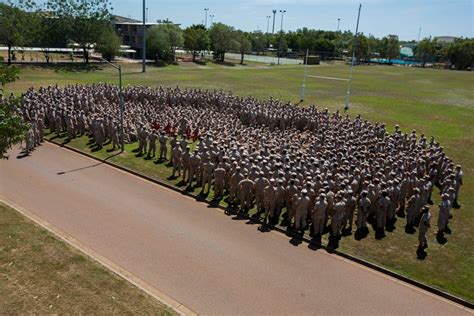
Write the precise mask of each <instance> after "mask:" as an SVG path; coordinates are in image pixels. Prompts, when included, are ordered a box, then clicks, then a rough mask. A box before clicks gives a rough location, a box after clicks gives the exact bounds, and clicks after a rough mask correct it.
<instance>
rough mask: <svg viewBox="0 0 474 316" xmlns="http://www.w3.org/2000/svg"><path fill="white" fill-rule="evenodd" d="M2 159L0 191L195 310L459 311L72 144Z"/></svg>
mask: <svg viewBox="0 0 474 316" xmlns="http://www.w3.org/2000/svg"><path fill="white" fill-rule="evenodd" d="M17 154H18V150H14V151H12V152H11V153H10V159H9V160H2V161H0V196H1V197H3V198H6V199H9V200H11V201H13V202H15V203H16V204H18V205H20V206H21V207H22V208H25V209H27V210H28V211H29V212H31V213H33V214H35V215H36V216H39V217H41V218H42V219H43V220H44V221H47V222H49V223H50V224H51V225H53V226H54V227H57V228H59V229H61V230H63V231H65V232H67V233H68V234H70V235H71V236H73V237H74V238H75V239H77V240H78V241H80V242H81V243H82V244H84V245H86V246H87V247H89V248H91V249H92V250H93V251H95V252H97V253H99V254H101V255H102V256H104V257H106V258H107V259H109V260H110V261H112V262H114V263H115V264H117V265H119V266H120V267H122V268H123V269H125V270H127V271H129V272H130V273H132V274H133V275H135V276H137V277H138V278H140V279H142V280H145V281H146V282H148V283H149V284H150V285H151V286H152V287H155V288H157V289H159V290H161V291H162V292H164V293H166V294H167V295H169V296H170V297H172V298H174V299H175V300H177V301H178V302H180V303H182V304H184V305H185V306H187V307H189V308H191V309H192V310H194V311H196V312H197V313H199V314H203V315H270V314H272V315H315V314H325V315H341V314H354V315H462V314H463V313H467V311H466V310H464V309H462V308H460V307H458V306H457V305H455V304H453V303H450V302H448V301H445V300H443V299H441V298H438V297H436V296H434V295H431V294H429V293H427V292H424V291H421V290H418V289H416V288H413V287H411V286H408V285H406V284H404V283H402V282H400V281H397V280H395V279H392V278H389V277H387V276H385V275H383V274H380V273H377V272H374V271H372V270H370V269H367V268H364V267H362V266H360V265H357V264H354V263H352V262H349V261H347V260H344V259H341V258H340V257H338V256H335V255H330V254H328V253H326V252H325V251H323V250H320V251H316V252H315V251H312V250H309V249H308V248H307V247H306V245H305V244H301V245H300V246H298V247H295V246H293V245H292V244H290V243H289V242H288V238H287V237H285V236H283V235H281V234H278V233H274V232H270V233H261V232H259V231H258V230H257V227H256V226H255V225H250V224H247V223H246V222H245V221H241V220H234V219H232V218H231V217H229V216H226V215H225V214H224V213H223V212H221V211H220V210H217V209H213V208H210V207H208V206H207V205H206V204H203V203H198V202H196V201H194V200H193V199H191V198H188V197H185V196H183V195H181V194H179V193H176V192H174V191H171V190H168V189H165V188H163V187H161V186H158V185H155V184H152V183H149V182H147V181H144V180H142V179H140V178H137V177H135V176H131V175H129V174H127V173H124V172H122V171H119V170H117V169H115V168H112V167H109V166H107V165H103V164H99V163H97V162H96V161H94V160H91V159H88V158H86V157H83V156H81V155H78V154H75V153H73V152H71V151H68V150H65V149H61V148H59V147H57V146H54V145H51V144H44V145H43V146H41V147H40V148H38V149H37V150H36V151H35V152H34V153H33V155H32V156H30V157H26V158H23V159H16V158H15V157H16V155H17Z"/></svg>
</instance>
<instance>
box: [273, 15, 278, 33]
mask: <svg viewBox="0 0 474 316" xmlns="http://www.w3.org/2000/svg"><path fill="white" fill-rule="evenodd" d="M272 12H273V26H272V34H275V14H276V13H277V10H273V11H272Z"/></svg>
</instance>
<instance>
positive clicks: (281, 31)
mask: <svg viewBox="0 0 474 316" xmlns="http://www.w3.org/2000/svg"><path fill="white" fill-rule="evenodd" d="M285 12H286V10H280V13H281V24H280V49H279V50H280V52H279V54H278V65H279V64H280V54H281V51H282V49H283V15H284V14H285Z"/></svg>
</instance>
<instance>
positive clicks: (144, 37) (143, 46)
mask: <svg viewBox="0 0 474 316" xmlns="http://www.w3.org/2000/svg"><path fill="white" fill-rule="evenodd" d="M142 9H143V41H142V72H146V22H145V18H146V12H145V9H146V6H145V0H143V8H142Z"/></svg>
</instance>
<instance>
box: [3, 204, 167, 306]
mask: <svg viewBox="0 0 474 316" xmlns="http://www.w3.org/2000/svg"><path fill="white" fill-rule="evenodd" d="M0 313H1V314H10V315H13V314H30V313H35V314H96V315H101V314H142V315H145V314H147V315H175V313H174V312H173V311H172V310H171V309H169V308H167V307H166V306H164V305H163V304H161V303H160V302H158V301H157V300H155V299H154V298H152V297H151V296H149V295H147V294H145V293H144V292H142V290H140V289H138V288H137V287H135V286H133V285H132V284H130V283H128V282H127V281H126V280H124V279H122V278H121V277H119V276H117V275H115V274H114V273H112V272H110V271H109V270H108V269H106V268H104V267H103V266H101V265H99V264H98V263H97V262H95V261H93V260H92V259H90V258H89V257H87V256H85V255H84V254H83V253H81V252H80V251H78V250H76V249H73V248H72V247H70V246H69V245H67V244H66V243H64V242H62V241H60V240H58V239H57V238H56V237H55V236H53V235H51V234H50V233H48V232H47V231H46V230H44V229H43V228H41V227H38V226H36V225H35V224H34V223H32V222H31V221H29V220H27V219H26V218H24V217H23V216H22V215H20V214H19V213H18V212H16V211H15V210H14V209H12V208H10V207H7V206H6V205H4V204H1V203H0Z"/></svg>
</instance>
